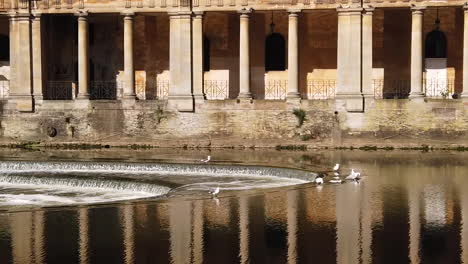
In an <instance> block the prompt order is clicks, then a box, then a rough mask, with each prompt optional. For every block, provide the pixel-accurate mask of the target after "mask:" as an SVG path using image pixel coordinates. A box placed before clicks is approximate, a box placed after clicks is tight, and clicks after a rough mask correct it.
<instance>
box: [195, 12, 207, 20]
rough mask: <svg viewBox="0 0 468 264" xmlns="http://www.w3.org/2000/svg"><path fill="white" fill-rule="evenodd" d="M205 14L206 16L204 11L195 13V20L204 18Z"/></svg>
mask: <svg viewBox="0 0 468 264" xmlns="http://www.w3.org/2000/svg"><path fill="white" fill-rule="evenodd" d="M204 14H205V12H204V11H193V17H194V18H198V19H200V18H203V15H204Z"/></svg>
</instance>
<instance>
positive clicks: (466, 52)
mask: <svg viewBox="0 0 468 264" xmlns="http://www.w3.org/2000/svg"><path fill="white" fill-rule="evenodd" d="M463 11H464V13H465V15H464V17H465V18H464V23H463V93H462V94H461V97H468V6H467V5H465V6H463Z"/></svg>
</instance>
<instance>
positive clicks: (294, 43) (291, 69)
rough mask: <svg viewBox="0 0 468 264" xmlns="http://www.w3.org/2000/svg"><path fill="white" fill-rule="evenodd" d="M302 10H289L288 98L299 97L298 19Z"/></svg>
mask: <svg viewBox="0 0 468 264" xmlns="http://www.w3.org/2000/svg"><path fill="white" fill-rule="evenodd" d="M299 12H300V10H290V11H289V23H288V100H289V99H293V100H294V99H299V98H300V94H299V46H298V36H297V35H298V34H297V20H298V13H299Z"/></svg>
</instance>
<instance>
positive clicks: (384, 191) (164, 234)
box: [0, 154, 468, 264]
mask: <svg viewBox="0 0 468 264" xmlns="http://www.w3.org/2000/svg"><path fill="white" fill-rule="evenodd" d="M379 155H383V154H376V158H374V159H370V160H366V159H362V160H361V159H359V158H356V159H349V158H346V157H344V156H338V157H335V158H336V160H338V161H340V162H342V163H343V164H344V167H345V168H350V167H351V166H352V167H354V168H360V169H361V171H363V173H364V174H365V175H367V177H365V178H364V180H363V181H361V182H360V183H359V184H358V183H352V182H350V183H346V184H338V185H333V184H326V185H325V186H323V187H322V188H317V187H315V186H314V185H304V186H298V187H285V188H276V189H270V190H258V191H248V192H231V193H228V194H224V196H223V195H222V196H221V197H220V198H219V201H216V200H214V199H206V198H204V197H200V198H197V197H192V198H190V199H189V198H180V197H179V198H174V199H170V200H168V201H160V202H158V201H155V202H151V201H150V202H148V201H145V202H132V203H122V204H117V205H112V206H98V207H86V206H80V207H76V208H66V209H49V210H35V211H24V212H3V213H0V263H9V262H11V263H82V264H84V263H181V264H185V263H312V262H319V263H461V262H463V263H467V262H468V228H467V224H466V223H467V222H468V194H467V193H466V190H468V178H467V176H468V166H466V164H459V163H462V162H463V161H459V163H457V162H454V161H453V160H452V161H451V162H449V164H447V163H444V162H438V161H439V160H438V159H435V160H432V162H430V160H429V161H428V160H425V161H424V160H423V162H420V161H418V160H416V159H414V160H413V161H411V160H409V159H408V158H407V157H400V158H398V157H392V158H391V159H388V157H383V158H382V157H379ZM330 163H331V164H332V162H330Z"/></svg>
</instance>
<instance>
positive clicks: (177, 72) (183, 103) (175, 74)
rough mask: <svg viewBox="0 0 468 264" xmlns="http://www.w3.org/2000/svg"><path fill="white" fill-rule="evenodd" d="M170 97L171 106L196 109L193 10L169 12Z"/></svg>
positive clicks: (180, 109) (184, 109)
mask: <svg viewBox="0 0 468 264" xmlns="http://www.w3.org/2000/svg"><path fill="white" fill-rule="evenodd" d="M169 18H170V21H169V31H170V37H169V68H170V80H169V85H170V88H169V97H168V100H169V101H168V103H169V106H170V107H171V108H175V109H177V110H179V111H183V112H192V111H193V110H194V105H193V96H192V78H191V76H192V56H191V55H192V18H191V12H174V13H169Z"/></svg>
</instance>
